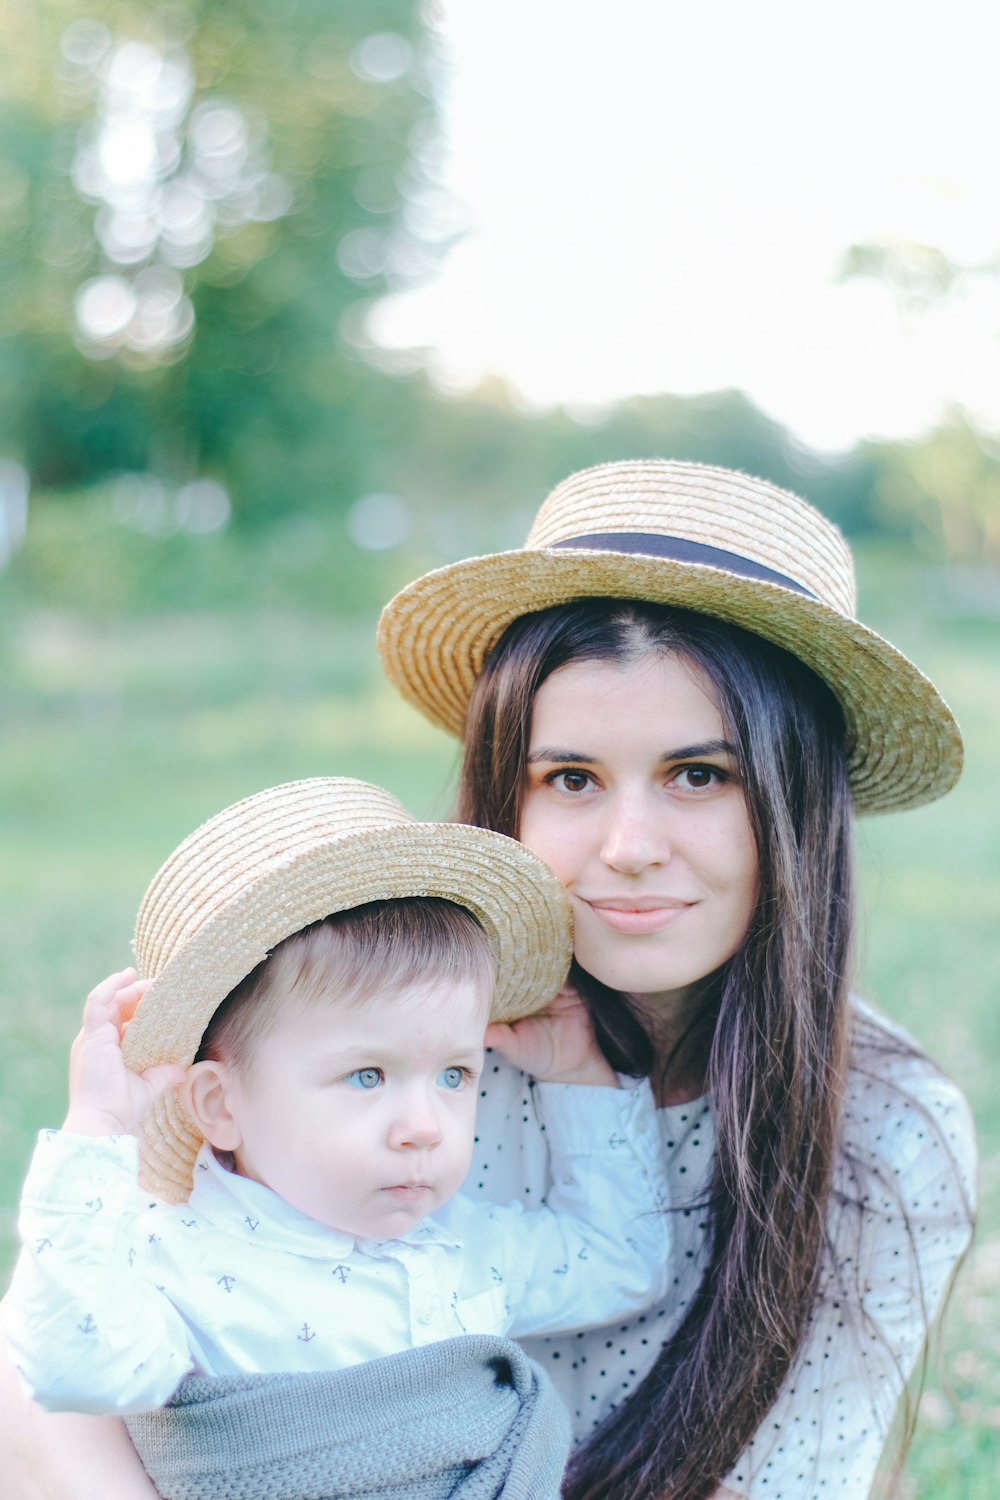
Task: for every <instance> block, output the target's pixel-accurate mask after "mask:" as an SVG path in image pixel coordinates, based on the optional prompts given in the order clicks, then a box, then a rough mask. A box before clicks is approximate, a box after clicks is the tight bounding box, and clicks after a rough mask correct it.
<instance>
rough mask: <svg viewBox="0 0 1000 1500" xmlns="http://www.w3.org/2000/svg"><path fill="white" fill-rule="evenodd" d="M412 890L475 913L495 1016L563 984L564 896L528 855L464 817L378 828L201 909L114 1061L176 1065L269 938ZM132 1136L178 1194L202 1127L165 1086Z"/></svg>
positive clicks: (137, 1067) (145, 1163)
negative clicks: (487, 952)
mask: <svg viewBox="0 0 1000 1500" xmlns="http://www.w3.org/2000/svg"><path fill="white" fill-rule="evenodd" d="M410 896H436V897H440V898H443V899H444V900H447V901H454V902H455V903H456V904H457V905H459V906H463V907H465V908H466V909H467V910H468V911H470V912H471V913H472V914H473V916H475V917H476V918H477V919H478V921H479V922H480V924H481V925H482V927H483V930H484V932H485V934H486V937H487V940H488V942H489V944H490V947H491V949H492V951H493V954H494V956H495V958H496V967H497V987H496V992H495V996H494V1001H493V1008H492V1013H491V1018H492V1019H493V1020H494V1021H515V1020H518V1019H520V1018H521V1017H523V1016H526V1015H530V1014H532V1013H533V1012H535V1011H537V1010H540V1009H541V1008H542V1007H543V1006H544V1005H546V1004H547V1003H548V1001H549V1000H551V998H552V997H553V995H554V994H555V993H556V991H557V990H558V989H559V988H560V986H561V985H562V983H563V982H564V980H565V978H566V974H567V972H568V970H569V965H570V960H571V958H572V919H571V915H570V908H569V900H568V897H567V896H566V894H565V892H564V891H563V889H562V887H561V886H560V885H559V883H558V881H557V880H556V879H555V877H554V876H553V875H552V873H551V871H550V870H549V869H548V868H547V866H546V865H544V864H543V863H542V861H541V860H540V859H538V858H537V856H536V855H534V854H532V853H531V852H530V851H529V850H527V849H525V848H524V847H523V846H522V845H520V844H517V843H516V842H515V841H514V840H512V839H508V838H504V837H503V836H502V835H500V834H496V833H492V832H490V831H489V830H487V829H480V828H470V827H467V826H465V825H464V824H457V823H413V824H406V825H402V826H397V827H388V828H376V829H372V830H368V831H366V832H364V833H360V834H353V835H352V834H348V835H344V836H340V837H337V838H333V839H331V840H330V841H329V842H327V843H320V844H318V845H315V846H314V847H311V848H309V849H306V850H304V851H303V852H302V853H300V854H297V855H294V856H292V857H291V858H289V859H288V860H287V861H285V862H283V863H282V864H281V865H280V866H278V867H276V868H271V869H269V870H267V871H266V872H265V873H264V874H262V875H261V876H260V877H259V878H258V879H256V880H254V881H253V882H252V883H251V884H250V885H248V886H247V887H246V889H244V890H243V891H241V892H240V893H239V894H238V895H236V896H235V897H234V898H233V899H232V900H231V901H229V902H227V903H226V904H225V905H224V906H222V907H221V908H220V909H219V910H218V911H217V912H215V913H214V914H213V915H212V916H211V917H209V918H208V920H207V921H205V923H204V924H203V925H202V926H201V927H200V928H199V929H198V930H197V932H195V933H194V934H193V935H192V936H191V937H190V938H189V939H188V940H187V941H186V942H185V943H184V944H182V946H181V947H180V948H179V949H178V951H177V952H176V954H174V955H173V956H172V957H171V958H170V959H168V961H167V962H166V964H165V965H164V967H163V969H162V970H161V972H160V973H158V974H157V975H156V976H155V978H154V979H153V982H152V983H151V984H150V986H149V988H148V989H147V990H146V992H145V994H144V995H143V997H142V1000H141V1001H140V1003H139V1005H138V1007H137V1009H136V1013H135V1017H134V1019H133V1020H132V1022H131V1024H130V1025H129V1027H128V1030H127V1032H126V1034H125V1039H124V1043H123V1047H122V1051H123V1054H124V1057H125V1061H126V1063H127V1064H128V1066H129V1067H130V1068H131V1069H132V1070H133V1071H135V1072H138V1073H141V1072H143V1071H144V1070H145V1069H146V1068H148V1067H151V1066H153V1065H154V1064H157V1063H163V1062H177V1063H180V1064H181V1065H182V1066H184V1067H187V1066H188V1065H189V1064H190V1063H191V1062H192V1061H193V1059H194V1056H195V1054H196V1052H197V1050H198V1047H199V1045H200V1042H201V1037H202V1035H203V1033H204V1031H205V1028H206V1027H207V1025H208V1023H209V1021H210V1020H211V1018H212V1016H213V1014H214V1013H215V1011H216V1010H217V1008H218V1006H219V1005H220V1004H221V1003H222V1001H223V1000H224V999H225V998H226V996H227V995H228V994H229V993H230V991H231V990H233V989H234V988H235V987H236V985H238V984H239V983H240V981H241V980H243V979H244V978H245V977H246V976H247V975H248V974H249V973H251V972H252V971H253V970H254V969H255V968H256V967H257V965H258V964H259V963H261V962H262V961H263V960H264V959H265V958H266V957H267V955H268V953H269V952H270V951H271V949H272V948H274V947H275V946H276V945H277V944H278V943H280V942H282V941H283V940H284V939H285V938H287V937H291V935H292V934H293V933H295V932H298V931H300V930H301V929H302V928H303V927H307V926H309V925H310V924H311V923H312V922H318V921H321V920H322V919H323V918H324V917H327V916H331V915H333V914H334V913H335V912H339V911H346V910H348V909H350V908H353V907H356V906H362V905H364V904H366V903H367V902H370V901H388V900H397V899H401V898H405V897H410ZM138 1133H139V1139H140V1181H141V1182H142V1183H143V1186H144V1187H146V1188H147V1189H148V1190H149V1191H150V1192H154V1193H158V1194H160V1195H161V1196H162V1197H165V1198H167V1199H169V1200H170V1201H174V1202H177V1201H181V1200H183V1199H184V1198H185V1197H186V1196H187V1195H188V1194H189V1193H190V1190H191V1172H192V1168H193V1164H194V1159H195V1156H196V1154H197V1150H198V1147H199V1145H200V1143H201V1135H200V1132H199V1131H198V1130H197V1128H196V1126H195V1125H194V1123H193V1121H192V1120H191V1118H190V1116H189V1115H188V1112H187V1110H186V1109H185V1107H184V1104H183V1102H182V1100H181V1098H180V1095H179V1093H178V1090H177V1089H176V1088H174V1089H169V1090H167V1091H166V1092H165V1093H163V1094H161V1095H159V1096H158V1097H157V1099H156V1100H155V1101H154V1103H153V1106H152V1108H151V1109H150V1110H149V1111H148V1113H147V1114H146V1116H145V1118H144V1119H143V1121H142V1122H141V1124H140V1128H139V1132H138Z"/></svg>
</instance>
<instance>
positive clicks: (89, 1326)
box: [76, 1313, 97, 1333]
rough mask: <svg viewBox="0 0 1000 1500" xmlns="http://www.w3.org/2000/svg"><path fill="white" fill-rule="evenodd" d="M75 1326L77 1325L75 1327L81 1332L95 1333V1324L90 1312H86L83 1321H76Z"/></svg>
mask: <svg viewBox="0 0 1000 1500" xmlns="http://www.w3.org/2000/svg"><path fill="white" fill-rule="evenodd" d="M76 1326H77V1328H79V1330H80V1332H81V1333H96V1332H97V1324H96V1323H95V1322H94V1319H93V1317H92V1316H91V1314H90V1313H87V1315H86V1317H85V1318H84V1320H83V1322H82V1323H77V1325H76Z"/></svg>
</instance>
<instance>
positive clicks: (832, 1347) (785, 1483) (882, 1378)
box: [466, 1005, 975, 1500]
mask: <svg viewBox="0 0 1000 1500" xmlns="http://www.w3.org/2000/svg"><path fill="white" fill-rule="evenodd" d="M857 1014H858V1038H857V1045H856V1047H855V1051H854V1057H853V1064H852V1068H851V1071H850V1075H849V1079H848V1085H847V1091H846V1098H845V1107H844V1124H843V1149H842V1152H841V1154H840V1158H839V1161H838V1164H837V1167H836V1171H835V1180H834V1191H833V1194H832V1198H831V1205H830V1211H829V1222H828V1228H829V1242H830V1247H831V1249H830V1252H829V1254H828V1255H827V1258H826V1261H825V1263H824V1265H823V1268H822V1273H821V1285H820V1290H819V1295H818V1299H817V1303H816V1306H815V1307H814V1309H813V1313H812V1316H811V1319H810V1323H809V1327H808V1332H807V1335H806V1338H805V1340H804V1343H803V1345H802V1348H801V1349H800V1351H799V1356H798V1359H797V1361H796V1364H795V1366H794V1367H793V1369H792V1371H791V1373H790V1375H789V1377H788V1379H787V1381H786V1382H785V1385H784V1387H783V1388H782V1390H781V1392H780V1394H779V1396H778V1400H777V1402H776V1403H775V1405H774V1407H773V1409H772V1411H771V1412H770V1413H769V1415H768V1418H767V1420H766V1421H765V1422H764V1424H763V1425H762V1427H761V1428H760V1430H759V1431H758V1432H757V1434H756V1435H755V1437H754V1439H753V1441H752V1442H751V1443H750V1445H749V1446H748V1448H747V1451H746V1452H745V1453H744V1454H743V1456H742V1457H741V1459H740V1461H739V1462H738V1463H737V1464H736V1465H735V1466H734V1468H733V1470H732V1472H731V1473H730V1474H729V1475H728V1476H727V1478H726V1480H725V1483H726V1485H727V1486H728V1487H729V1488H730V1489H732V1490H734V1491H735V1492H736V1493H737V1494H740V1495H746V1496H748V1497H752V1500H765V1497H767V1500H822V1497H826V1496H829V1495H835V1496H837V1497H842V1500H864V1497H865V1496H867V1495H868V1492H869V1489H870V1486H871V1482H872V1476H873V1473H874V1470H875V1466H876V1464H877V1462H878V1457H879V1454H880V1452H881V1450H882V1447H883V1444H884V1442H885V1438H886V1435H887V1433H888V1430H889V1425H890V1423H891V1420H892V1415H893V1412H894V1410H895V1407H896V1403H897V1401H898V1399H899V1395H900V1392H901V1390H902V1385H903V1381H904V1379H905V1376H906V1375H907V1374H908V1373H909V1371H910V1370H911V1369H912V1368H913V1365H914V1363H915V1361H916V1359H917V1356H918V1354H919V1352H920V1349H921V1347H922V1344H923V1340H924V1337H925V1335H926V1331H927V1326H928V1322H929V1320H930V1319H932V1318H933V1316H934V1312H935V1311H936V1309H937V1307H938V1305H939V1303H940V1301H941V1297H942V1295H943V1292H944V1289H945V1287H946V1286H947V1283H948V1281H949V1278H950V1276H951V1273H952V1271H953V1269H954V1266H955V1263H956V1261H957V1259H958V1257H959V1256H960V1255H961V1253H962V1252H963V1250H964V1249H965V1247H966V1245H967V1243H968V1240H969V1235H970V1216H971V1206H972V1203H973V1198H974V1173H975V1148H974V1137H973V1130H972V1123H971V1119H970V1116H969V1112H968V1108H967V1106H966V1104H965V1101H964V1099H963V1098H962V1096H961V1094H960V1093H959V1091H958V1090H957V1089H956V1088H955V1086H954V1085H953V1084H952V1083H951V1082H950V1081H949V1080H947V1079H945V1078H943V1077H942V1076H941V1075H940V1074H939V1073H938V1071H937V1070H936V1068H935V1067H934V1066H933V1064H931V1063H929V1062H928V1061H927V1060H926V1059H925V1058H923V1057H922V1056H920V1055H919V1054H914V1053H912V1052H911V1051H910V1049H909V1043H908V1039H906V1038H905V1034H903V1033H901V1032H899V1031H897V1030H896V1029H895V1028H893V1027H890V1026H889V1025H888V1023H886V1022H884V1021H882V1020H881V1019H879V1018H876V1017H875V1015H874V1013H873V1012H871V1011H870V1010H868V1009H867V1008H866V1007H863V1006H861V1005H858V1007H857ZM481 1088H482V1097H481V1098H480V1114H479V1133H478V1137H477V1143H476V1148H475V1155H474V1158H473V1166H472V1169H471V1172H470V1175H469V1178H468V1180H467V1182H466V1191H467V1192H469V1193H472V1194H474V1195H480V1196H484V1197H487V1198H491V1199H494V1200H496V1201H507V1200H509V1199H512V1198H521V1199H522V1200H523V1201H524V1202H525V1203H526V1204H533V1203H534V1204H537V1203H538V1202H539V1201H540V1200H541V1199H543V1198H544V1195H545V1192H546V1188H547V1185H548V1184H547V1181H546V1153H545V1147H544V1135H543V1133H542V1132H541V1130H540V1127H539V1125H538V1122H537V1118H536V1115H535V1111H534V1105H533V1098H532V1090H531V1087H530V1084H529V1083H528V1081H527V1079H525V1077H524V1075H523V1074H522V1073H520V1072H518V1071H517V1070H516V1069H513V1068H510V1067H508V1066H507V1065H506V1064H505V1063H503V1062H501V1061H499V1060H498V1059H496V1058H491V1059H489V1060H488V1062H487V1067H486V1070H485V1073H484V1075H483V1082H482V1085H481ZM658 1118H659V1124H660V1144H661V1146H662V1149H663V1151H664V1153H665V1156H666V1161H667V1173H668V1178H669V1182H670V1188H671V1193H672V1196H673V1201H674V1204H675V1205H676V1207H677V1212H676V1213H675V1216H674V1243H673V1251H672V1257H671V1267H670V1269H671V1278H670V1291H669V1293H668V1295H667V1296H666V1297H665V1298H664V1299H663V1301H662V1302H660V1303H659V1304H657V1305H655V1306H653V1307H650V1308H649V1309H648V1310H647V1311H646V1312H645V1313H643V1314H641V1315H640V1316H638V1317H634V1318H632V1319H631V1320H629V1321H627V1322H622V1323H615V1324H611V1325H608V1326H606V1327H603V1328H591V1329H587V1330H585V1331H583V1332H580V1333H576V1334H570V1335H565V1336H561V1337H558V1338H550V1339H529V1340H525V1341H524V1342H525V1347H526V1348H527V1349H528V1351H529V1353H531V1354H532V1355H533V1356H534V1357H535V1358H536V1359H538V1360H539V1361H540V1363H541V1364H542V1365H543V1366H544V1367H545V1368H546V1369H547V1370H548V1372H549V1374H550V1375H551V1377H552V1379H553V1381H554V1383H555V1385H556V1387H557V1388H558V1390H559V1391H560V1394H561V1395H562V1397H563V1399H564V1401H565V1402H566V1404H567V1406H568V1407H569V1410H570V1415H571V1417H572V1420H573V1424H574V1430H575V1433H576V1436H577V1438H578V1439H584V1438H585V1437H586V1436H587V1434H588V1432H590V1431H591V1430H592V1429H593V1428H594V1426H596V1425H597V1423H599V1422H600V1421H601V1419H602V1418H603V1417H604V1416H606V1415H607V1413H608V1412H609V1411H610V1410H612V1409H613V1408H614V1407H615V1406H616V1405H617V1404H618V1403H620V1402H621V1401H624V1400H627V1399H628V1398H629V1396H630V1395H631V1394H632V1393H633V1392H634V1391H635V1389H636V1388H637V1387H638V1386H639V1385H640V1384H641V1382H642V1379H643V1377H644V1375H645V1374H646V1373H647V1372H648V1370H649V1369H650V1367H651V1366H652V1364H653V1362H654V1361H655V1359H656V1356H657V1354H658V1353H659V1351H660V1349H661V1348H662V1346H663V1344H664V1342H665V1341H666V1340H667V1339H668V1338H669V1337H670V1335H671V1334H672V1332H673V1331H674V1329H675V1328H676V1327H677V1325H678V1323H679V1322H680V1320H681V1318H682V1317H683V1315H684V1311H685V1308H686V1306H687V1304H688V1302H689V1301H690V1299H691V1297H692V1296H693V1295H694V1293H695V1291H696V1290H697V1287H698V1285H699V1282H700V1280H701V1277H702V1275H703V1273H704V1270H705V1265H706V1261H707V1254H708V1221H707V1217H706V1214H705V1213H704V1211H703V1210H702V1209H700V1208H699V1206H698V1204H699V1200H700V1199H701V1198H702V1197H703V1195H704V1192H705V1189H706V1187H707V1184H708V1182H709V1179H710V1176H711V1168H712V1154H713V1150H714V1139H715V1138H714V1127H713V1121H712V1114H711V1110H710V1108H709V1106H708V1103H707V1102H706V1101H705V1100H696V1101H695V1102H693V1103H691V1104H685V1105H679V1106H673V1107H671V1108H667V1109H661V1110H660V1111H659V1112H658Z"/></svg>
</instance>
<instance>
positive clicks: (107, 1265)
mask: <svg viewBox="0 0 1000 1500" xmlns="http://www.w3.org/2000/svg"><path fill="white" fill-rule="evenodd" d="M134 979H135V976H134V974H133V973H132V971H130V970H128V971H125V972H124V973H122V974H114V975H112V976H111V977H110V978H109V979H107V980H105V981H104V982H103V983H102V984H100V985H98V986H97V988H96V989H95V990H94V991H93V992H92V993H91V995H90V996H89V997H88V1000H87V1004H86V1007H85V1009H84V1019H83V1027H82V1029H81V1031H80V1034H79V1036H78V1037H77V1039H76V1041H75V1042H74V1044H73V1050H72V1054H71V1062H70V1105H69V1111H68V1113H67V1116H66V1125H65V1127H64V1129H63V1130H62V1131H55V1130H47V1131H43V1132H42V1133H41V1136H40V1138H39V1142H38V1146H37V1148H36V1151H35V1155H34V1157H33V1159H32V1163H31V1167H30V1170H29V1173H28V1178H27V1181H26V1183H25V1186H24V1191H23V1194H22V1199H21V1213H20V1218H19V1229H20V1234H21V1241H22V1249H21V1254H20V1257H19V1259H18V1263H17V1267H16V1269H15V1272H14V1278H13V1282H12V1284H11V1290H10V1293H9V1294H8V1296H7V1298H6V1300H5V1302H4V1304H3V1307H2V1309H0V1316H2V1323H3V1329H4V1333H5V1335H6V1338H7V1343H8V1347H9V1350H10V1352H11V1355H12V1356H13V1359H14V1361H15V1364H16V1365H17V1367H18V1369H19V1370H20V1371H21V1374H22V1376H23V1378H24V1380H25V1382H26V1384H27V1386H28V1387H29V1389H30V1390H31V1392H32V1393H33V1395H34V1396H35V1399H36V1400H37V1401H38V1402H39V1403H40V1404H41V1405H43V1406H45V1407H47V1408H48V1409H50V1410H53V1411H80V1412H112V1411H119V1412H125V1411H137V1410H143V1409H147V1408H149V1407H154V1406H158V1405H161V1404H162V1403H163V1402H164V1401H166V1400H167V1399H168V1398H169V1397H170V1395H171V1394H172V1393H173V1391H174V1389H175V1388H176V1386H177V1385H178V1384H179V1382H180V1380H181V1379H182V1378H183V1376H184V1375H185V1374H186V1373H187V1371H188V1370H189V1369H190V1368H191V1359H190V1355H189V1354H188V1339H187V1331H186V1328H185V1326H184V1323H183V1320H182V1319H181V1318H180V1315H179V1314H178V1313H177V1312H176V1310H175V1309H174V1308H173V1307H172V1306H171V1304H170V1303H169V1302H168V1301H167V1299H166V1298H165V1297H164V1296H162V1295H161V1294H160V1293H159V1292H158V1291H157V1290H156V1288H155V1287H153V1286H151V1285H150V1284H149V1282H148V1281H146V1280H145V1278H144V1276H143V1274H142V1271H141V1255H140V1252H141V1250H142V1248H143V1246H142V1244H141V1243H140V1239H139V1236H138V1235H137V1233H136V1227H137V1213H138V1210H139V1208H140V1200H139V1196H138V1188H137V1182H136V1172H137V1161H136V1142H135V1139H134V1137H133V1136H132V1135H131V1134H130V1133H129V1132H130V1131H131V1130H132V1129H134V1127H135V1125H136V1124H137V1123H138V1120H139V1118H140V1117H141V1114H142V1112H143V1110H144V1109H145V1108H146V1107H147V1106H148V1103H149V1102H150V1101H151V1099H152V1098H153V1097H154V1096H155V1094H156V1093H158V1092H159V1091H160V1089H161V1088H164V1087H166V1086H168V1085H169V1084H170V1083H172V1082H174V1081H176V1080H177V1079H178V1078H179V1077H181V1076H183V1070H182V1069H181V1068H179V1067H174V1066H172V1065H164V1066H163V1067H161V1068H156V1069H150V1070H149V1071H148V1072H147V1073H146V1074H145V1075H144V1076H143V1077H141V1078H140V1077H138V1076H137V1075H135V1074H132V1073H129V1072H128V1069H127V1068H126V1067H125V1064H124V1062H123V1060H122V1057H121V1048H120V1041H121V1037H122V1035H123V1034H124V1031H125V1028H126V1027H127V1024H128V1019H129V1017H130V1016H131V1014H132V1012H133V1010H134V1008H135V1005H136V1004H137V1003H138V1000H139V997H140V994H141V991H142V986H141V985H137V984H136V983H135V982H134ZM123 981H124V983H123Z"/></svg>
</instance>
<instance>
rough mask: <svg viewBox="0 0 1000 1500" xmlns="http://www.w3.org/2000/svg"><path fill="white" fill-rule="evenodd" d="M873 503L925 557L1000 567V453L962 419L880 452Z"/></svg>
mask: <svg viewBox="0 0 1000 1500" xmlns="http://www.w3.org/2000/svg"><path fill="white" fill-rule="evenodd" d="M871 456H872V458H873V461H874V464H875V469H876V478H875V484H874V498H875V503H876V505H877V507H878V509H879V511H880V512H881V514H882V517H883V518H884V521H885V523H886V524H887V526H889V527H893V526H896V525H899V524H900V523H901V522H902V523H903V524H904V525H905V527H906V529H907V531H908V532H909V534H910V535H911V536H912V537H913V538H914V540H915V541H916V543H917V545H918V547H919V548H920V550H921V551H922V552H923V553H924V555H925V556H932V557H940V556H944V557H947V558H950V559H953V560H955V561H961V562H986V563H990V564H992V565H994V566H998V565H1000V463H998V459H1000V445H998V444H997V442H996V441H995V440H990V439H989V438H988V437H987V436H986V435H985V434H983V433H981V432H979V431H977V429H976V428H975V427H974V426H973V425H972V423H971V422H969V421H968V420H967V418H966V417H965V416H964V415H963V414H962V413H955V415H954V416H953V417H952V418H951V420H950V421H949V422H947V423H946V424H944V425H943V426H941V427H939V428H938V429H937V430H936V431H934V432H932V433H930V434H929V436H927V437H926V438H923V439H921V441H919V442H916V443H911V444H908V445H894V446H892V447H888V446H886V447H884V448H882V449H875V450H873V452H872V454H871Z"/></svg>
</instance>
